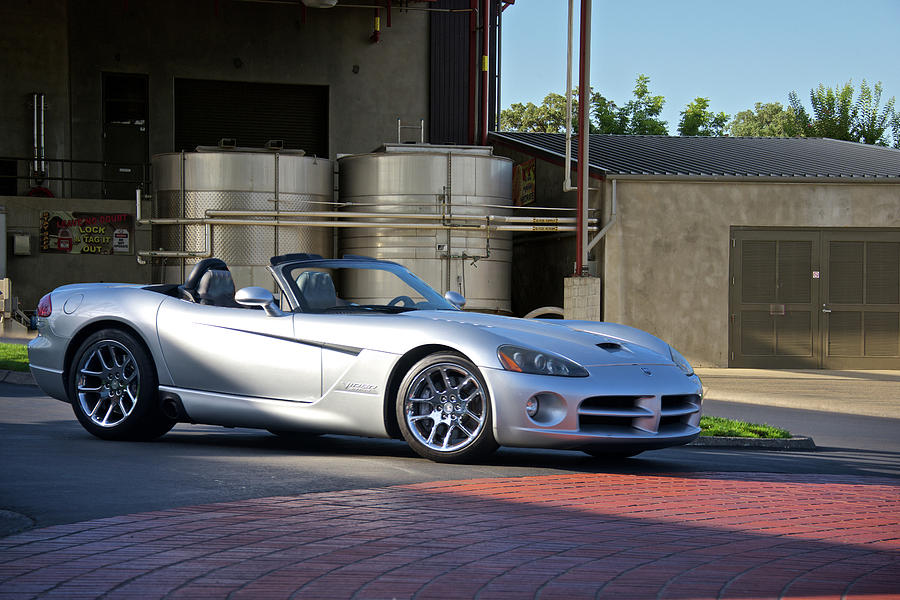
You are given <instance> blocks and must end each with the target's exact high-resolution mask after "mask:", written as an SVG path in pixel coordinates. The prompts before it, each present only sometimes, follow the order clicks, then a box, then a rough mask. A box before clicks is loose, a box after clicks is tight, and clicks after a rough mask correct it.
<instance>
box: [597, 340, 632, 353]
mask: <svg viewBox="0 0 900 600" xmlns="http://www.w3.org/2000/svg"><path fill="white" fill-rule="evenodd" d="M597 347H598V348H603V349H604V350H606V351H608V352H618V351H620V350H624V349H625V348H624V347H623V346H622V344H619V343H618V342H600V343H599V344H597Z"/></svg>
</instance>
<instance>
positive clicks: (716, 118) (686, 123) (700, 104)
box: [678, 97, 730, 137]
mask: <svg viewBox="0 0 900 600" xmlns="http://www.w3.org/2000/svg"><path fill="white" fill-rule="evenodd" d="M729 118H730V117H729V116H728V115H726V114H725V113H723V112H720V113H718V114H716V113H713V112H712V111H711V110H709V98H700V97H698V98H695V99H694V101H693V102H691V103H690V104H688V105H687V106H686V107H685V109H684V110H683V111H681V122H680V123H679V124H678V135H703V136H717V137H721V136H723V135H725V126H726V124H727V123H728V119H729Z"/></svg>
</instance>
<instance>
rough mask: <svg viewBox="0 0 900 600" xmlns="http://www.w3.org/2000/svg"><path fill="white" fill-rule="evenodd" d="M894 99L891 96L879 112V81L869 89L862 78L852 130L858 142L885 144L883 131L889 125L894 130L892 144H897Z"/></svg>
mask: <svg viewBox="0 0 900 600" xmlns="http://www.w3.org/2000/svg"><path fill="white" fill-rule="evenodd" d="M894 100H895V98H894V97H893V96H891V99H890V100H888V101H887V104H885V106H884V109H882V110H881V112H879V108H878V107H879V105H880V104H881V82H880V81H879V82H878V83H876V84H875V88H874V89H870V88H869V85H868V84H867V83H866V80H865V79H863V81H862V84H861V85H860V86H859V98H858V99H857V100H856V126H855V127H854V130H853V134H854V136H855V137H856V138H857V139H858V140H859V141H860V142H863V143H864V144H878V145H880V146H887V137H886V136H885V133H886V132H887V130H888V127H891V128H892V129H894V130H895V132H894V133H893V137H894V145H895V146H896V145H897V143H898V140H897V134H896V123H897V114H896V113H895V112H894Z"/></svg>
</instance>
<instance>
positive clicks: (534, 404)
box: [525, 396, 540, 419]
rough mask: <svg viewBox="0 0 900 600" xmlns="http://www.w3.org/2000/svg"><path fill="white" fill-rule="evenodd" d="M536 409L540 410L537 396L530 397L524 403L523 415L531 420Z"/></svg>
mask: <svg viewBox="0 0 900 600" xmlns="http://www.w3.org/2000/svg"><path fill="white" fill-rule="evenodd" d="M538 408H540V403H539V402H538V399H537V396H532V397H531V398H529V399H528V400H526V401H525V414H527V415H528V416H529V417H531V418H532V419H533V418H534V415H536V414H537V411H538Z"/></svg>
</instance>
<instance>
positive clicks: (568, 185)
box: [563, 0, 577, 192]
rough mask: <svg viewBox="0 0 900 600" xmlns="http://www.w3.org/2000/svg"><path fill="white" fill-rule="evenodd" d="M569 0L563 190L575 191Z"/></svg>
mask: <svg viewBox="0 0 900 600" xmlns="http://www.w3.org/2000/svg"><path fill="white" fill-rule="evenodd" d="M574 2H575V0H569V35H568V38H567V39H568V46H567V50H566V162H565V163H564V168H565V174H566V175H565V179H563V191H564V192H573V191H575V190H576V189H577V188H573V187H572V13H574V12H575V10H574V6H573V3H574Z"/></svg>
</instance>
